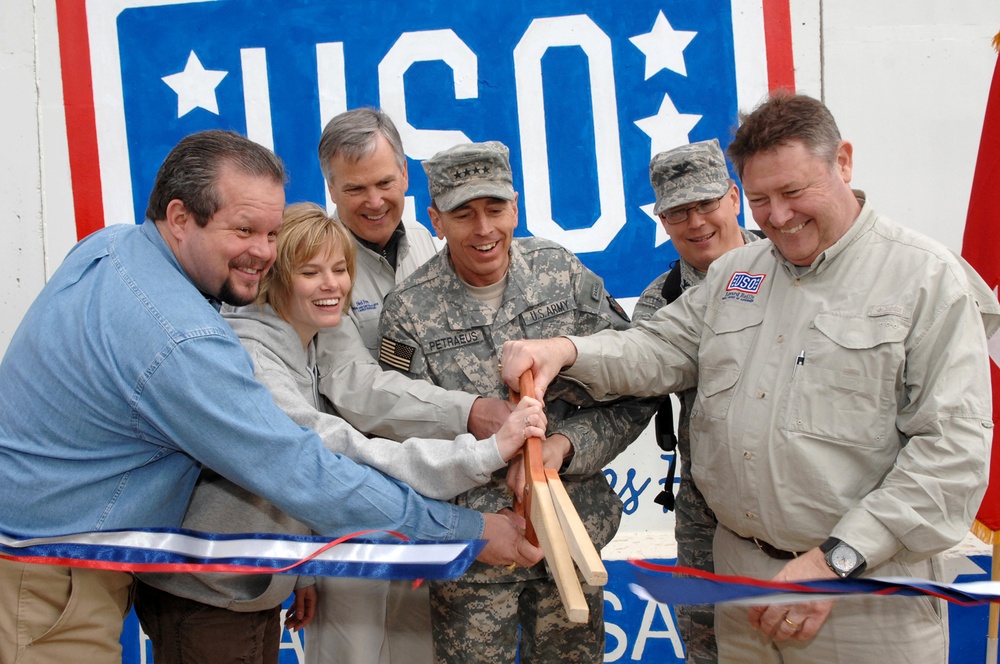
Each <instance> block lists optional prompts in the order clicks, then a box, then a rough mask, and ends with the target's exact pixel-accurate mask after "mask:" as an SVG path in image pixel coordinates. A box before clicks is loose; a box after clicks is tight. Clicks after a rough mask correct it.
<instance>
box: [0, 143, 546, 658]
mask: <svg viewBox="0 0 1000 664" xmlns="http://www.w3.org/2000/svg"><path fill="white" fill-rule="evenodd" d="M284 179H285V173H284V168H283V166H282V164H281V161H280V160H279V159H278V158H277V157H276V156H275V155H274V154H273V153H271V152H270V151H268V150H266V149H264V148H261V147H260V146H258V145H256V144H254V143H252V142H251V141H248V140H247V139H245V138H242V137H240V136H238V135H236V134H233V133H231V132H223V131H208V132H202V133H199V134H195V135H193V136H189V137H188V138H186V139H184V140H182V141H181V142H180V143H179V144H178V145H177V146H176V147H175V148H174V149H173V150H172V151H171V153H170V154H169V155H168V156H167V159H166V160H165V161H164V163H163V165H162V166H161V168H160V171H159V173H158V174H157V178H156V183H155V185H154V188H153V192H152V194H151V196H150V202H149V207H148V209H147V211H146V216H147V217H148V218H149V219H152V220H153V222H149V221H147V222H146V223H144V224H142V225H139V226H132V225H116V226H112V227H109V228H107V229H104V230H102V231H99V232H97V233H95V234H93V235H91V236H90V237H88V238H86V239H85V240H83V241H82V242H80V243H79V244H78V245H77V246H76V247H75V248H74V249H73V250H72V251H71V252H70V254H69V255H68V256H67V257H66V259H65V261H64V262H63V264H62V266H61V267H60V268H59V269H58V270H57V271H56V273H55V274H54V275H53V277H52V279H51V281H50V282H49V283H48V284H47V285H46V286H45V288H44V289H43V290H42V292H41V294H40V295H39V296H38V299H37V300H36V301H35V303H34V304H33V305H32V306H31V308H30V309H29V311H28V312H27V314H26V315H25V317H24V320H23V321H22V323H21V325H20V327H19V328H18V330H17V332H16V333H15V335H14V338H13V339H12V341H11V344H10V347H9V348H8V350H7V353H6V355H5V356H4V358H3V362H2V364H0V530H2V531H5V532H7V533H10V534H13V535H17V536H46V535H57V534H66V533H75V532H82V531H94V530H110V529H116V528H150V527H175V526H177V525H179V524H180V522H181V518H182V517H183V515H184V511H185V509H186V507H187V503H188V499H189V498H190V495H191V491H192V488H193V487H194V483H195V480H196V479H197V477H198V474H199V472H200V471H201V467H202V464H204V465H205V466H207V467H210V468H213V469H214V470H216V471H218V472H219V473H220V474H221V475H223V476H225V477H226V478H228V479H230V480H232V481H233V482H235V483H237V484H240V485H241V486H243V487H245V488H247V489H248V490H250V491H252V492H253V493H256V494H258V495H260V496H263V497H264V498H266V499H268V500H269V501H271V502H273V503H274V504H275V505H277V506H279V507H280V508H281V509H283V510H285V511H286V512H288V513H289V514H291V515H292V516H294V517H296V518H297V519H299V520H301V521H303V522H304V523H307V524H309V526H310V527H312V528H314V529H315V530H316V531H317V532H320V533H323V534H325V535H329V536H339V535H344V534H347V533H351V532H355V531H358V530H361V529H367V528H375V529H391V530H394V531H399V532H402V533H404V534H406V535H409V536H412V537H415V538H420V539H452V538H457V539H466V538H476V537H480V536H483V537H486V538H487V539H490V540H491V542H490V543H489V544H488V546H487V548H486V549H484V551H483V553H482V554H481V556H480V559H481V560H484V559H485V560H486V561H488V562H492V563H495V564H507V563H510V562H511V561H514V562H518V563H520V564H527V565H530V564H533V563H534V562H536V561H537V559H538V558H539V557H540V552H539V551H538V550H537V549H535V548H534V547H531V546H530V545H526V544H525V543H524V541H523V538H522V537H521V535H520V533H519V532H518V530H517V528H516V526H515V525H514V524H513V523H512V522H511V521H509V520H508V519H507V518H506V517H503V516H500V515H480V514H478V513H476V512H473V511H470V510H464V509H460V508H457V507H455V506H453V505H449V504H446V503H440V502H436V501H431V500H427V499H425V498H423V497H421V496H420V495H418V494H416V493H415V492H414V491H413V490H411V489H410V488H409V487H407V486H406V485H404V484H401V483H398V482H396V481H394V480H391V479H389V478H386V477H385V476H383V475H381V474H379V473H377V472H376V471H374V470H372V469H370V468H367V467H365V466H359V465H357V464H355V463H353V462H352V461H350V460H348V459H346V458H344V457H341V456H339V455H335V454H332V453H330V452H328V451H327V450H326V449H325V448H324V447H323V445H322V443H321V441H320V439H319V437H318V436H317V435H316V434H315V433H314V432H312V431H310V430H308V429H302V428H300V427H298V426H296V425H295V424H294V423H293V422H292V421H291V420H290V419H289V418H288V417H287V416H286V415H285V414H284V412H282V411H281V410H280V409H279V408H278V407H277V406H275V404H274V401H273V399H272V398H271V395H270V393H269V392H268V390H267V388H265V387H264V386H263V385H261V384H259V383H257V382H256V381H255V380H254V377H253V367H252V364H251V361H250V358H249V356H248V355H247V354H246V352H245V351H244V350H243V347H242V345H241V344H240V342H239V339H238V338H237V337H236V335H235V334H234V333H233V332H232V330H231V329H230V328H229V326H228V325H227V324H226V322H225V321H224V320H223V319H222V318H221V317H220V316H219V314H218V307H219V306H220V302H226V303H230V304H234V305H242V304H247V303H249V302H251V301H252V300H253V299H254V297H255V296H256V295H257V287H258V281H259V279H260V277H261V275H262V274H263V273H264V272H266V271H267V269H268V268H270V266H271V264H272V263H273V261H274V257H275V249H274V238H275V235H276V233H277V231H278V228H279V226H280V223H281V213H282V209H283V207H284V202H285V198H284V188H283V185H284ZM131 583H132V578H131V575H129V574H126V573H120V572H107V571H98V570H84V569H79V568H76V569H70V568H64V567H54V566H52V567H50V566H43V565H32V564H22V563H17V562H11V561H7V560H0V632H2V633H4V634H7V635H14V636H15V638H5V639H3V642H2V643H0V661H5V662H6V661H23V662H31V661H39V662H41V661H86V662H105V661H107V662H114V661H119V660H120V657H121V654H120V647H119V645H118V638H119V634H120V631H121V620H122V618H123V616H124V614H125V613H126V611H127V607H128V597H129V591H130V587H131ZM71 595H72V596H71Z"/></svg>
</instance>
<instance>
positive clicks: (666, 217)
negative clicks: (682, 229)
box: [660, 194, 726, 226]
mask: <svg viewBox="0 0 1000 664" xmlns="http://www.w3.org/2000/svg"><path fill="white" fill-rule="evenodd" d="M725 197H726V195H725V194H723V195H722V196H719V197H718V198H713V199H712V200H710V201H701V202H700V203H695V204H694V205H689V206H687V207H682V208H674V209H673V210H667V211H666V212H661V213H660V218H661V219H663V221H665V222H667V223H668V224H670V225H671V226H673V225H675V224H682V223H684V222H685V221H687V218H688V213H689V212H691V210H697V211H698V214H708V213H709V212H715V211H716V210H718V209H719V206H720V205H722V199H723V198H725Z"/></svg>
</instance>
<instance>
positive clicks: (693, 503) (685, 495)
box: [632, 229, 760, 664]
mask: <svg viewBox="0 0 1000 664" xmlns="http://www.w3.org/2000/svg"><path fill="white" fill-rule="evenodd" d="M740 232H741V233H742V234H743V240H744V241H745V242H754V241H755V240H759V239H760V238H759V237H758V236H757V235H755V234H753V233H751V232H750V231H747V230H746V229H740ZM673 270H680V286H681V291H682V292H683V291H685V290H687V289H688V288H690V287H691V286H695V285H697V284H700V283H701V281H702V280H703V279H704V278H705V274H704V273H703V272H699V271H698V270H696V269H694V267H692V266H691V264H690V263H688V262H687V261H685V260H684V259H679V260H678V261H677V264H676V265H675V266H674V267H673ZM671 271H672V270H671ZM669 274H670V271H668V272H664V273H663V274H661V275H660V276H659V277H657V278H656V279H655V280H654V281H653V283H651V284H650V285H649V286H647V287H646V290H644V291H643V292H642V295H641V296H639V301H638V302H636V304H635V310H634V312H633V315H632V316H633V318H634V319H635V321H636V322H638V321H641V320H645V319H647V318H649V317H650V316H652V315H653V314H654V313H656V311H657V309H659V308H660V307H663V306H665V305H666V304H668V302H667V300H666V299H665V298H664V294H663V284H664V282H665V281H666V280H667V275H669ZM697 393H698V390H697V388H692V389H690V390H685V391H684V392H681V393H680V394H678V395H677V396H678V398H679V399H680V402H681V412H680V415H679V416H678V418H677V447H678V451H679V452H680V457H681V476H680V479H681V481H680V486H679V487H678V488H677V497H676V498H675V499H674V539H676V540H677V564H678V565H683V566H684V567H693V568H694V569H699V570H703V571H705V572H714V571H715V565H714V563H713V560H712V539H713V538H714V537H715V526H716V523H717V521H716V519H715V513H714V512H712V510H711V508H709V506H708V504H707V503H706V502H705V498H704V497H702V495H701V491H699V490H698V487H697V486H695V483H694V480H693V479H692V478H691V438H690V435H689V433H688V427H689V425H690V422H691V415H690V414H691V407H692V406H693V405H694V399H695V395H696V394H697ZM666 488H667V489H668V490H669V489H670V487H666ZM674 612H675V613H676V615H677V629H678V630H680V633H681V638H683V639H684V647H685V649H686V650H687V661H688V662H689V663H690V664H715V662H717V661H718V660H719V654H718V648H717V647H716V643H715V607H714V606H713V605H711V604H695V605H692V604H686V605H678V606H675V607H674Z"/></svg>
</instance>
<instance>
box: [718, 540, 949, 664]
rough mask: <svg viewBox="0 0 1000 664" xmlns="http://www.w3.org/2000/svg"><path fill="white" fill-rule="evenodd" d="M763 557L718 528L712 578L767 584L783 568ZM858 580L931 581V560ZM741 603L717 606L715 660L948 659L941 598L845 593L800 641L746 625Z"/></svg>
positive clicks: (760, 663)
mask: <svg viewBox="0 0 1000 664" xmlns="http://www.w3.org/2000/svg"><path fill="white" fill-rule="evenodd" d="M786 562H787V561H784V560H774V559H773V558H769V557H768V556H767V555H765V554H764V553H763V552H761V551H760V549H758V548H757V546H756V545H755V544H754V543H753V542H748V541H746V540H742V539H740V538H739V537H737V536H736V535H734V534H733V533H732V531H730V530H728V529H726V528H723V527H719V528H718V529H717V530H716V534H715V571H716V573H717V574H727V575H740V576H748V577H751V578H755V579H770V578H772V577H773V576H774V575H775V574H777V573H778V571H779V570H780V569H781V568H782V567H783V566H784V565H785V564H786ZM865 576H877V577H890V576H912V577H918V578H923V579H931V580H939V576H940V574H939V566H938V564H937V561H936V559H933V558H932V559H929V560H923V561H921V562H918V563H912V564H903V563H900V562H898V561H896V560H889V561H887V562H885V563H882V564H881V565H879V566H878V567H876V568H875V569H872V570H868V571H867V572H865ZM747 610H748V607H746V606H735V605H731V604H718V605H716V607H715V635H716V638H717V639H718V642H719V661H720V662H723V663H730V662H746V663H747V664H814V663H816V662H822V663H823V664H895V663H896V662H920V663H921V664H946V662H947V661H948V614H947V607H946V606H945V605H944V600H941V599H936V598H933V597H929V596H927V595H924V596H920V597H880V596H876V595H853V596H850V597H845V598H842V599H838V600H837V601H836V602H835V603H834V605H833V610H832V611H831V612H830V615H829V617H828V618H827V619H826V622H824V623H823V626H822V627H821V628H820V630H819V633H818V634H817V635H816V636H815V638H813V639H812V640H811V641H808V642H805V643H803V642H801V641H786V642H784V643H776V642H774V641H772V640H770V639H768V638H766V637H764V635H763V634H761V633H760V632H758V631H757V630H755V629H753V628H751V627H750V621H749V620H748V619H747Z"/></svg>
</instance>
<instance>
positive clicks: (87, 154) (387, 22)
mask: <svg viewBox="0 0 1000 664" xmlns="http://www.w3.org/2000/svg"><path fill="white" fill-rule="evenodd" d="M767 5H772V6H773V7H774V8H772V9H770V10H769V11H770V15H771V16H772V19H771V23H770V24H769V25H765V19H767V18H768V16H769V14H768V13H767V12H765V9H766V8H767V7H766V6H767ZM782 9H783V12H782V11H781V10H782ZM58 10H59V20H60V40H61V46H62V62H63V72H64V89H65V96H66V107H67V116H68V129H69V132H70V158H71V167H72V173H73V182H74V200H75V204H76V207H77V217H78V220H77V224H78V226H77V227H78V233H79V235H80V236H81V237H82V236H83V235H86V234H87V233H89V232H91V231H93V230H95V229H97V228H100V227H101V226H103V225H104V224H105V223H122V222H125V223H133V222H135V221H141V220H142V218H143V213H144V211H145V207H146V202H147V197H148V192H149V190H150V188H151V187H152V183H153V179H154V177H155V174H156V170H157V168H158V166H159V164H160V163H161V161H162V160H163V158H164V156H166V153H167V152H168V151H169V149H170V148H171V147H173V145H175V144H176V143H177V141H178V140H180V138H182V137H183V136H185V135H188V134H190V133H192V132H195V131H199V130H202V129H209V128H225V129H232V130H235V131H237V132H240V133H244V134H246V135H248V136H249V137H251V138H252V139H254V140H256V141H258V142H259V143H261V144H263V145H266V146H268V147H271V148H273V149H274V150H275V151H276V152H277V153H278V154H279V155H280V156H281V157H282V158H283V159H284V160H285V163H286V165H287V167H288V171H289V174H290V182H289V185H288V190H287V191H288V200H289V201H290V202H293V201H300V200H310V201H316V202H323V201H324V200H325V187H324V183H323V178H322V175H321V173H320V170H319V167H318V163H317V158H316V145H317V142H318V139H319V136H320V132H321V130H322V127H323V126H324V125H325V123H326V122H327V121H328V120H329V119H330V118H331V117H333V116H334V115H336V114H337V113H339V112H342V111H344V110H347V109H348V108H355V107H358V106H364V105H374V106H380V107H381V108H383V109H384V110H385V111H387V112H388V113H389V115H390V116H392V118H393V119H394V120H395V122H396V124H397V126H398V127H399V129H400V132H401V135H402V138H403V144H404V146H405V148H406V151H407V155H408V161H409V175H410V185H411V186H410V192H409V193H410V195H411V196H412V200H411V204H410V205H409V207H408V211H409V214H410V215H411V216H414V217H416V218H419V219H420V220H421V221H423V222H424V223H426V213H425V210H426V207H427V205H428V203H429V196H428V194H427V188H426V180H425V177H424V174H423V171H422V169H421V168H420V167H419V161H420V160H423V159H425V158H427V157H429V156H431V155H433V154H434V153H435V152H437V151H439V150H442V149H444V148H447V147H450V146H452V145H454V144H456V143H460V142H467V141H484V140H499V141H502V142H504V143H505V144H507V145H508V146H509V147H510V149H511V161H512V166H513V169H514V184H515V187H516V188H517V190H518V191H519V192H521V201H522V204H523V208H522V211H521V212H522V214H521V218H522V225H521V227H520V228H519V229H518V234H519V235H528V234H531V235H539V236H543V237H547V238H549V239H552V240H555V241H556V242H559V243H560V244H563V245H564V246H566V247H567V248H569V249H571V250H573V251H574V252H576V253H577V254H579V255H580V257H581V259H582V260H583V261H584V263H586V264H587V266H588V267H590V268H591V269H592V270H594V271H595V272H597V273H598V274H600V275H601V276H603V277H604V279H605V280H606V282H607V287H608V290H609V292H611V293H613V294H615V295H616V296H617V297H619V298H627V297H632V296H637V295H638V294H639V293H640V292H641V290H642V289H643V288H644V287H645V286H646V285H647V284H648V283H649V282H650V281H652V280H653V279H654V278H655V277H656V276H658V275H659V274H660V273H661V272H663V271H665V269H666V266H667V265H668V264H669V262H670V261H671V260H673V258H675V256H676V253H675V252H674V249H673V248H672V247H671V246H670V244H669V242H668V241H667V236H666V233H665V232H664V231H663V229H662V228H661V227H660V225H659V224H658V223H657V222H656V220H655V218H654V217H653V216H652V203H653V199H654V197H653V192H652V190H651V188H650V186H649V180H648V164H649V159H650V157H651V156H652V155H653V154H655V153H657V152H660V151H662V150H666V149H669V148H673V147H676V146H678V145H682V144H685V143H688V142H690V141H699V140H704V139H708V138H713V137H717V138H719V139H720V141H721V142H722V143H723V145H725V144H727V143H728V142H729V139H730V137H731V132H732V128H733V127H734V125H735V124H736V117H737V110H738V108H739V107H749V106H752V105H753V104H754V103H756V102H757V101H758V100H759V99H760V98H761V97H762V96H763V95H764V94H765V93H766V91H767V77H768V70H767V61H766V60H765V27H769V28H770V30H771V34H770V35H768V36H769V38H770V39H769V44H771V46H772V50H773V51H774V52H775V53H776V54H781V57H779V56H778V55H775V56H774V61H775V62H778V63H784V64H782V65H781V67H778V68H775V66H774V62H772V70H773V71H772V72H771V76H772V78H773V79H774V80H776V81H778V82H784V83H790V81H791V74H790V72H791V57H790V36H789V33H788V26H787V12H788V8H787V1H785V2H773V1H772V2H769V3H764V4H763V5H762V4H759V3H745V2H741V3H738V6H732V7H731V6H730V5H729V3H728V2H721V1H715V2H698V3H691V2H684V1H674V2H663V1H660V2H652V1H649V0H633V1H630V2H629V3H625V4H622V3H606V2H570V1H567V0H561V1H559V0H549V1H544V2H530V3H528V2H508V3H499V4H498V3H494V2H488V1H486V0H465V1H462V2H433V3H398V5H397V6H395V7H393V10H392V11H387V10H386V8H385V7H384V6H383V5H381V4H377V3H373V2H371V1H370V0H355V1H345V2H337V3H317V2H309V1H305V0H282V1H280V2H278V1H275V0H240V1H236V0H230V1H226V0H218V1H205V0H192V1H189V2H169V3H164V2H159V1H155V0H102V1H101V2H96V1H91V2H84V1H83V0H63V1H62V2H60V3H59V5H58ZM83 29H85V30H86V32H81V30H83ZM772 35H774V36H772ZM775 45H777V46H775ZM782 67H783V68H782ZM87 81H90V87H89V89H88V87H87V85H86V82H87ZM91 114H92V116H91ZM91 123H92V125H91Z"/></svg>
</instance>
